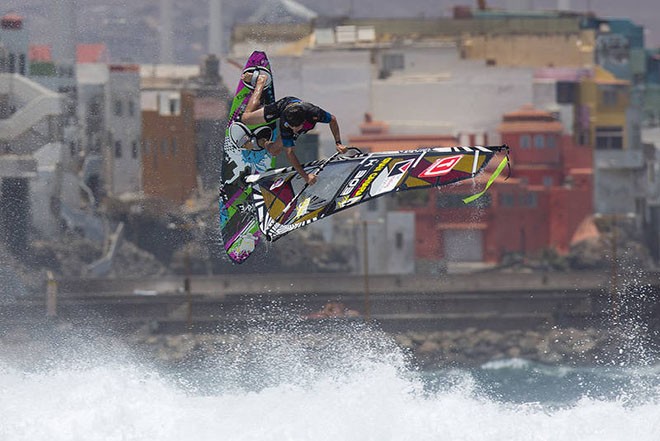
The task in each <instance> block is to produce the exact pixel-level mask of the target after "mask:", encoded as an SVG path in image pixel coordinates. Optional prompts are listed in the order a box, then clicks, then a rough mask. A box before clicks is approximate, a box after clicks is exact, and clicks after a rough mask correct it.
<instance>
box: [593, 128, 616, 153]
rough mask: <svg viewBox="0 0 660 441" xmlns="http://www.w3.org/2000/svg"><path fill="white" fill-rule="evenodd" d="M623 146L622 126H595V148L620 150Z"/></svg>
mask: <svg viewBox="0 0 660 441" xmlns="http://www.w3.org/2000/svg"><path fill="white" fill-rule="evenodd" d="M622 148H623V128H622V127H619V126H603V127H596V149H597V150H621V149H622Z"/></svg>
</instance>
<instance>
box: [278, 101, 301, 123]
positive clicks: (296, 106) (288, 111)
mask: <svg viewBox="0 0 660 441" xmlns="http://www.w3.org/2000/svg"><path fill="white" fill-rule="evenodd" d="M282 117H283V118H284V122H286V123H287V124H289V126H291V127H296V126H299V125H300V124H302V123H303V122H305V111H304V110H303V107H302V106H301V105H300V103H291V104H289V105H288V106H286V107H285V108H284V112H282Z"/></svg>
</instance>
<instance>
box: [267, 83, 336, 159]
mask: <svg viewBox="0 0 660 441" xmlns="http://www.w3.org/2000/svg"><path fill="white" fill-rule="evenodd" d="M292 103H300V106H301V107H302V108H303V111H304V115H305V119H304V122H303V127H302V130H300V132H299V133H295V132H294V131H293V130H292V129H291V128H290V127H289V126H288V125H287V124H286V123H285V122H284V121H283V119H282V118H281V116H282V113H283V112H284V109H285V108H286V107H287V106H288V105H290V104H292ZM277 118H280V122H279V128H280V133H281V134H282V145H283V146H284V147H294V146H295V145H296V139H298V136H299V135H301V134H303V133H307V132H309V131H310V130H312V129H313V128H314V126H316V123H325V124H328V123H329V122H330V121H331V120H332V115H331V114H330V113H328V112H326V111H325V110H323V109H321V108H320V107H318V106H315V105H314V104H312V103H306V102H303V101H301V100H300V99H299V98H296V97H294V96H287V97H284V98H280V99H279V100H277V101H275V102H274V103H272V104H267V105H266V106H264V119H265V120H266V122H271V121H274V120H276V119H277Z"/></svg>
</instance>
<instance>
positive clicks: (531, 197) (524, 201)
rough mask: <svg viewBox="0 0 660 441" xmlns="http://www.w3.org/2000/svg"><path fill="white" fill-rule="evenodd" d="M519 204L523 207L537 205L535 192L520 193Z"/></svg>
mask: <svg viewBox="0 0 660 441" xmlns="http://www.w3.org/2000/svg"><path fill="white" fill-rule="evenodd" d="M520 205H521V206H523V207H529V208H535V207H536V206H537V205H538V199H537V197H536V193H525V194H521V195H520Z"/></svg>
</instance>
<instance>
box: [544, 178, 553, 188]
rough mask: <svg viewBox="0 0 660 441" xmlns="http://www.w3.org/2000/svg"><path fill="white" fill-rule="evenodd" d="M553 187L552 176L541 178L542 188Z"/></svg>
mask: <svg viewBox="0 0 660 441" xmlns="http://www.w3.org/2000/svg"><path fill="white" fill-rule="evenodd" d="M553 185H554V179H552V176H543V186H544V187H552V186H553Z"/></svg>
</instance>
